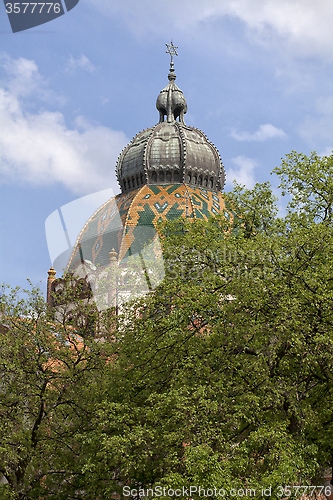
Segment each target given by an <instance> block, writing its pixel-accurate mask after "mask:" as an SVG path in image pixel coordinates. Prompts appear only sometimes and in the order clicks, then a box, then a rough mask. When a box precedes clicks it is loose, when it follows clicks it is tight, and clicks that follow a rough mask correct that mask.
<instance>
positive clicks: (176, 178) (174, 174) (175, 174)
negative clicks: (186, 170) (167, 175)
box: [173, 170, 179, 182]
mask: <svg viewBox="0 0 333 500" xmlns="http://www.w3.org/2000/svg"><path fill="white" fill-rule="evenodd" d="M173 180H174V181H175V182H178V181H179V173H178V171H177V170H176V171H175V172H174V173H173Z"/></svg>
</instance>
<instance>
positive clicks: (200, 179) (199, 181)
mask: <svg viewBox="0 0 333 500" xmlns="http://www.w3.org/2000/svg"><path fill="white" fill-rule="evenodd" d="M198 186H202V176H201V175H200V177H199V179H198Z"/></svg>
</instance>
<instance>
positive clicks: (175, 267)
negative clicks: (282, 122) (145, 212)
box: [82, 152, 333, 498]
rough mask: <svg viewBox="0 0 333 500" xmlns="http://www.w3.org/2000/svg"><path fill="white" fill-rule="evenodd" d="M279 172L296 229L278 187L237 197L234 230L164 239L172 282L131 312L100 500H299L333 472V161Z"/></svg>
mask: <svg viewBox="0 0 333 500" xmlns="http://www.w3.org/2000/svg"><path fill="white" fill-rule="evenodd" d="M275 171H276V173H277V174H278V175H280V177H281V187H282V189H283V190H284V193H285V194H288V195H290V196H291V200H290V202H289V204H288V207H287V213H286V216H285V217H279V216H278V212H277V207H276V200H275V199H274V197H273V195H272V192H271V189H270V186H269V185H268V183H265V184H262V185H258V184H257V185H256V186H255V187H254V189H253V190H246V189H244V188H242V187H240V186H237V185H236V186H235V189H234V191H233V192H232V193H230V194H229V195H227V201H228V209H229V214H230V217H229V220H227V219H225V218H224V217H219V218H214V219H213V218H212V219H211V220H209V221H208V222H204V221H196V222H195V223H188V222H187V221H186V220H185V221H184V220H178V221H176V222H174V223H172V224H168V225H167V226H166V227H164V228H163V229H162V230H163V231H164V233H163V234H164V256H165V262H166V269H167V275H166V278H165V280H164V282H163V284H162V285H161V286H160V287H159V288H158V289H157V290H156V291H155V292H154V293H151V294H150V296H149V297H148V298H147V297H145V299H144V300H142V301H141V302H138V303H136V305H135V307H134V306H133V304H132V305H131V306H129V307H128V308H127V309H125V308H123V316H122V317H121V318H119V323H118V334H117V335H118V337H117V338H118V343H119V346H120V349H119V355H118V356H117V360H116V362H115V363H114V364H113V365H112V366H111V365H109V367H108V369H109V370H110V375H109V376H108V377H107V378H106V379H105V380H104V390H105V392H104V393H105V394H107V397H106V398H105V399H104V400H103V401H102V402H100V403H99V404H98V405H97V406H96V412H95V415H94V420H93V426H92V429H91V432H90V433H88V434H86V435H85V437H84V439H83V440H82V446H83V449H86V453H87V456H88V455H89V448H88V447H86V448H85V443H89V446H90V447H91V449H93V450H94V452H93V453H94V456H95V457H96V456H98V460H96V459H94V458H93V457H92V455H90V456H91V460H90V462H89V466H90V474H91V477H90V485H91V487H92V488H95V490H94V491H96V492H98V494H99V495H100V498H110V494H111V493H112V492H114V491H118V492H119V493H120V494H123V493H124V490H123V487H124V485H128V487H131V488H132V489H136V490H137V494H138V495H139V492H138V489H139V488H148V487H151V488H154V487H157V486H158V485H160V486H163V487H169V488H173V489H176V488H181V487H184V488H186V487H187V488H188V487H189V486H190V485H198V486H199V485H200V486H201V487H202V488H215V487H216V488H217V490H219V489H223V490H224V491H225V492H226V496H228V494H229V492H230V490H231V489H235V490H236V492H237V490H245V489H248V490H249V491H250V490H251V491H255V492H256V494H257V495H259V492H260V496H262V493H261V492H262V488H264V489H265V488H269V487H271V488H272V489H271V492H270V495H269V496H271V497H272V498H281V495H282V496H287V492H286V491H284V490H281V487H283V488H284V487H285V485H292V490H293V495H294V496H296V497H300V496H301V495H302V494H303V493H304V489H303V490H302V489H298V490H297V488H296V486H298V485H301V484H302V485H310V484H316V481H319V483H320V481H321V477H322V474H323V470H324V469H327V468H329V467H332V453H333V445H332V437H333V436H332V432H333V430H332V429H333V427H332V423H333V405H332V403H333V392H332V391H333V370H332V368H333V367H332V363H333V330H332V320H333V317H332V314H333V312H332V311H333V308H332V306H333V303H332V300H333V286H332V285H333V273H332V270H333V232H332V223H333V219H332V210H331V207H332V201H333V180H332V179H333V156H331V157H324V158H319V157H318V156H316V155H315V154H312V155H311V156H310V157H309V158H307V157H305V156H304V155H300V154H297V153H295V152H293V153H291V154H290V155H287V157H286V159H285V160H283V163H282V166H281V167H280V168H277V169H276V170H275ZM138 310H139V311H140V314H138ZM101 478H103V481H101ZM279 487H280V489H279ZM293 487H294V488H293ZM126 491H127V492H128V490H126ZM185 491H186V490H185ZM316 491H320V490H316ZM327 491H328V490H326V492H327ZM134 493H135V492H133V494H134ZM284 493H285V494H284ZM133 494H132V496H133ZM236 495H237V493H236ZM243 495H244V492H243ZM266 495H267V493H266ZM134 496H135V495H134ZM165 496H168V495H167V494H166V495H165ZM169 496H170V495H169ZM189 496H191V497H192V498H195V497H196V496H198V495H196V494H195V492H193V491H192V492H191V495H189ZM213 496H214V495H213ZM215 496H216V492H215ZM238 496H239V497H241V496H242V492H241V493H240V494H239V495H238Z"/></svg>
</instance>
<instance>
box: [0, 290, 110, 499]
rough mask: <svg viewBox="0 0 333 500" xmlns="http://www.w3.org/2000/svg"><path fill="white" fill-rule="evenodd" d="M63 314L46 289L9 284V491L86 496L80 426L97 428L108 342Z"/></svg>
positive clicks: (5, 417) (2, 337)
mask: <svg viewBox="0 0 333 500" xmlns="http://www.w3.org/2000/svg"><path fill="white" fill-rule="evenodd" d="M79 308H80V305H79V304H78V303H76V312H77V310H78V309H79ZM72 312H73V307H72ZM62 319H63V321H62V324H60V323H59V322H55V321H53V320H52V321H51V319H50V317H49V315H48V312H47V308H46V305H45V303H44V300H43V298H42V296H41V294H40V293H39V292H38V290H36V289H32V291H31V292H30V294H29V296H28V298H27V299H22V298H21V296H20V294H19V290H11V291H9V292H8V289H6V288H5V287H3V288H2V293H1V295H0V436H1V438H0V478H1V479H2V481H1V482H0V498H1V499H25V500H28V499H35V498H38V499H42V498H50V499H52V498H55V499H62V498H63V499H68V498H81V497H82V495H81V493H80V488H81V478H82V477H83V473H82V466H81V464H80V460H81V458H80V457H81V450H80V445H79V441H78V440H77V439H76V434H77V433H80V432H82V429H85V428H89V417H90V415H91V414H92V411H93V408H92V406H91V404H92V400H91V398H90V394H91V392H92V391H97V387H98V385H99V379H100V377H102V376H103V365H104V364H105V355H102V354H105V352H104V351H105V348H104V351H101V347H100V345H99V343H96V342H94V341H92V340H89V338H83V337H82V336H80V335H78V333H77V331H76V330H75V329H74V328H73V327H72V326H71V325H70V324H69V323H68V322H67V321H65V319H64V316H63V318H62Z"/></svg>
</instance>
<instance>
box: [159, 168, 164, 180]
mask: <svg viewBox="0 0 333 500" xmlns="http://www.w3.org/2000/svg"><path fill="white" fill-rule="evenodd" d="M159 178H160V181H161V182H164V172H163V170H161V171H160V175H159Z"/></svg>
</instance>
